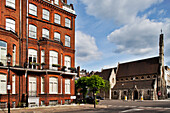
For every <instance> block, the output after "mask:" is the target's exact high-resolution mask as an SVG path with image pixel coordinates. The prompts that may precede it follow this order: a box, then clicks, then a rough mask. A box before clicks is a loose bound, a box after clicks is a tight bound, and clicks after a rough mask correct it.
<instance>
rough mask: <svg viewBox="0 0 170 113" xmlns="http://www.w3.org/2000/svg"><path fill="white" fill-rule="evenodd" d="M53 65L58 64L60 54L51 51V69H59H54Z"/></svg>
mask: <svg viewBox="0 0 170 113" xmlns="http://www.w3.org/2000/svg"><path fill="white" fill-rule="evenodd" d="M53 64H56V65H57V64H58V52H56V51H50V63H49V67H50V69H56V70H57V67H53V66H52V65H53Z"/></svg>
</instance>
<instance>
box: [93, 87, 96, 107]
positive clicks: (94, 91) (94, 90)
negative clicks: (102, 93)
mask: <svg viewBox="0 0 170 113" xmlns="http://www.w3.org/2000/svg"><path fill="white" fill-rule="evenodd" d="M96 91H97V87H94V89H93V93H94V108H96Z"/></svg>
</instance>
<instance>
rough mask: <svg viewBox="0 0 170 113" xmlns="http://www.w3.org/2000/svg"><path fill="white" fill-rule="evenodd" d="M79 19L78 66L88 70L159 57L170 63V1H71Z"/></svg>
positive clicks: (77, 34)
mask: <svg viewBox="0 0 170 113" xmlns="http://www.w3.org/2000/svg"><path fill="white" fill-rule="evenodd" d="M68 3H73V4H74V9H75V11H76V14H77V18H76V66H80V67H81V69H86V70H88V71H92V70H94V71H96V70H98V71H99V70H101V69H102V68H110V67H116V66H117V64H118V62H119V63H123V62H129V61H134V60H140V59H145V58H149V57H155V56H158V54H159V53H158V51H159V50H158V39H159V35H160V33H161V29H162V30H163V34H164V37H165V65H168V66H170V0H68Z"/></svg>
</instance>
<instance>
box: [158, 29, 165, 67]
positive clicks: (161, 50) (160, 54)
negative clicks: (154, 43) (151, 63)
mask: <svg viewBox="0 0 170 113" xmlns="http://www.w3.org/2000/svg"><path fill="white" fill-rule="evenodd" d="M159 57H160V64H161V65H162V66H164V35H163V34H162V30H161V34H160V38H159Z"/></svg>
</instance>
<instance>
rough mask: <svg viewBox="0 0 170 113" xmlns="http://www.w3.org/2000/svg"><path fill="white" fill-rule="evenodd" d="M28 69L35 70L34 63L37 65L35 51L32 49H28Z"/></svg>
mask: <svg viewBox="0 0 170 113" xmlns="http://www.w3.org/2000/svg"><path fill="white" fill-rule="evenodd" d="M28 58H29V59H28V60H29V68H32V69H36V65H35V63H37V51H36V50H34V49H28Z"/></svg>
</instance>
